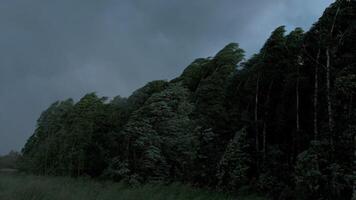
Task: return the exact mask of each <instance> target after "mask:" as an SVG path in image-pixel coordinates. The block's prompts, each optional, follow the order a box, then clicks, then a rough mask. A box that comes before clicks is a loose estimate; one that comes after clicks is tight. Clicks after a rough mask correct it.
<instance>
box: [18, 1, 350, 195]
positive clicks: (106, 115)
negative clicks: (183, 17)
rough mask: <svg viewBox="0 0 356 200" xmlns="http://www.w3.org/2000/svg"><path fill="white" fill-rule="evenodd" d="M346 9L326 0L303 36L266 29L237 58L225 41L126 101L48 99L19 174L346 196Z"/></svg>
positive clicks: (89, 97) (344, 4) (299, 32)
mask: <svg viewBox="0 0 356 200" xmlns="http://www.w3.org/2000/svg"><path fill="white" fill-rule="evenodd" d="M355 8H356V2H355V1H348V0H338V1H336V2H335V3H333V4H332V5H330V6H329V7H328V8H327V9H326V10H325V12H324V14H323V15H322V17H321V18H320V19H319V20H318V21H317V22H316V23H315V24H314V25H313V26H312V28H311V29H310V30H309V31H307V32H304V31H303V30H302V29H301V28H296V29H295V30H293V31H291V32H290V33H286V30H285V27H284V26H281V27H278V28H277V29H275V30H274V31H273V32H272V34H271V36H270V37H269V38H268V40H267V41H266V42H265V44H264V45H263V47H262V48H261V50H260V52H259V53H257V54H255V55H253V56H252V57H251V58H250V59H248V60H245V59H244V51H243V50H242V49H241V48H240V47H239V45H238V44H237V43H231V44H228V45H227V46H225V47H224V48H223V49H222V50H221V51H219V52H218V53H217V54H216V55H215V56H214V57H208V58H199V59H196V60H195V61H194V62H192V63H191V64H190V65H189V66H188V67H187V68H186V69H185V70H184V71H183V73H182V74H181V75H180V76H179V77H177V78H175V79H173V80H170V81H165V80H159V81H152V82H149V83H148V84H146V85H145V86H144V87H142V88H140V89H138V90H136V91H135V92H133V94H132V95H131V96H129V97H128V98H125V97H121V96H117V97H115V98H113V99H110V100H109V99H108V98H106V97H99V96H97V95H96V94H95V93H89V94H87V95H85V96H84V97H83V98H81V99H80V100H79V101H78V102H74V101H73V100H72V99H67V100H64V101H57V102H55V103H53V104H52V105H51V106H50V107H49V108H48V109H47V110H45V111H44V112H43V113H42V114H41V116H40V118H39V119H38V121H37V127H36V130H35V132H34V134H33V135H32V136H31V137H30V138H29V139H28V141H27V143H26V145H25V146H24V148H23V150H22V157H21V165H20V166H21V169H22V170H24V171H27V172H31V173H35V174H42V175H58V176H74V177H76V176H83V175H88V176H92V177H101V178H107V179H111V180H115V181H127V182H128V183H131V184H137V183H144V182H150V181H162V182H171V181H179V182H185V183H189V184H192V185H196V186H201V187H210V188H215V189H218V190H223V191H230V192H238V191H242V190H247V191H252V190H253V191H259V192H261V193H264V194H267V195H269V196H270V197H272V198H273V199H300V200H302V199H303V200H304V199H305V200H309V199H330V200H332V199H340V200H343V199H345V200H349V199H351V198H352V194H353V193H354V198H356V194H355V185H356V183H355V180H356V178H355V176H356V168H355V165H356V164H355V162H356V160H355V156H356V150H355V144H356V56H355V55H356V46H355V44H356V9H355Z"/></svg>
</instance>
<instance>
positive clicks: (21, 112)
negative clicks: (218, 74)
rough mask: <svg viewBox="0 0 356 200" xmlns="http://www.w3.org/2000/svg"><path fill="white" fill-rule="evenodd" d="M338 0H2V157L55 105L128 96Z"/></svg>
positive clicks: (304, 22) (306, 20) (248, 47)
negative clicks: (94, 97)
mask: <svg viewBox="0 0 356 200" xmlns="http://www.w3.org/2000/svg"><path fill="white" fill-rule="evenodd" d="M332 2H333V0H268V1H267V0H150V1H147V0H1V1H0V155H1V154H5V153H7V152H9V151H10V150H17V151H19V150H21V148H22V147H23V145H24V144H25V142H26V140H27V139H28V137H29V136H31V135H32V133H33V130H34V128H35V126H36V120H37V118H38V117H39V115H40V114H41V112H42V111H43V110H45V109H46V108H47V107H48V106H49V105H50V104H51V103H52V102H54V101H56V100H63V99H66V98H69V97H71V98H74V99H75V100H78V99H79V98H80V97H82V96H83V95H84V94H86V93H89V92H97V94H98V95H101V96H108V97H113V96H117V95H121V96H128V95H130V94H131V93H132V92H133V91H134V90H135V89H138V88H139V87H141V86H143V85H144V84H145V83H147V82H148V81H151V80H158V79H166V80H169V79H172V78H174V77H176V76H178V75H179V74H180V73H181V72H182V71H183V70H184V68H185V67H186V66H187V65H188V64H189V63H190V62H192V61H193V60H194V59H195V58H199V57H209V56H213V55H214V54H215V53H216V52H217V51H219V50H220V49H222V48H223V47H224V46H225V45H226V44H228V43H230V42H237V43H239V44H240V46H241V47H242V48H243V49H244V50H245V51H246V55H247V57H248V56H250V55H252V54H253V53H257V52H258V51H259V49H260V48H261V47H262V45H263V43H264V42H265V40H266V39H267V38H268V36H269V35H270V33H271V32H272V31H273V30H274V29H275V28H276V27H278V26H280V25H285V26H286V28H287V30H292V29H294V28H295V27H302V28H303V29H304V30H308V29H309V28H310V26H311V25H312V24H313V23H314V22H316V21H317V19H318V18H319V17H320V16H321V14H322V12H323V11H324V9H325V8H326V7H327V6H328V5H329V4H331V3H332Z"/></svg>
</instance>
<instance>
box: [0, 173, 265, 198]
mask: <svg viewBox="0 0 356 200" xmlns="http://www.w3.org/2000/svg"><path fill="white" fill-rule="evenodd" d="M190 199H192V200H234V199H236V200H263V199H262V198H259V197H257V196H247V197H232V196H229V195H228V194H223V193H215V192H209V191H205V190H198V189H193V188H191V187H188V186H183V185H181V184H171V185H159V184H155V185H153V184H147V185H144V186H141V187H137V188H132V187H129V186H127V185H125V184H123V183H112V182H97V181H93V180H89V179H85V178H81V179H73V178H67V177H41V176H32V175H23V174H15V173H0V200H190Z"/></svg>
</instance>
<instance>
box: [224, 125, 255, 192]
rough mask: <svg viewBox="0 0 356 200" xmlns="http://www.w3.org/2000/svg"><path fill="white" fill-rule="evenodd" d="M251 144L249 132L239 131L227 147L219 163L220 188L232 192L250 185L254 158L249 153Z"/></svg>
mask: <svg viewBox="0 0 356 200" xmlns="http://www.w3.org/2000/svg"><path fill="white" fill-rule="evenodd" d="M249 143H250V142H249V141H248V138H247V130H246V129H245V128H244V129H242V130H240V131H238V132H237V133H236V134H235V136H234V138H233V139H232V140H231V142H230V143H229V144H228V145H227V147H226V150H225V153H224V155H223V157H222V159H221V161H220V163H219V167H218V169H219V170H218V174H217V177H218V180H219V186H220V187H223V188H226V189H227V190H230V191H234V190H235V191H236V190H238V189H239V188H240V187H242V186H246V185H248V184H249V172H250V166H251V162H252V157H251V155H250V154H249V153H248V152H249V148H250V144H249Z"/></svg>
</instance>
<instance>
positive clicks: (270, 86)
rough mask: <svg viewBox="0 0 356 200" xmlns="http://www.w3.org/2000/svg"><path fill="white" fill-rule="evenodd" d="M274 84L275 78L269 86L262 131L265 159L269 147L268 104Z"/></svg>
mask: <svg viewBox="0 0 356 200" xmlns="http://www.w3.org/2000/svg"><path fill="white" fill-rule="evenodd" d="M272 86H273V80H272V81H271V83H270V84H269V86H268V94H267V99H266V103H265V113H264V120H263V133H262V135H263V136H262V137H263V149H262V151H263V161H264V160H265V158H266V148H267V127H266V126H267V123H266V120H267V118H268V108H267V107H268V104H269V102H270V97H271V90H272Z"/></svg>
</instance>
